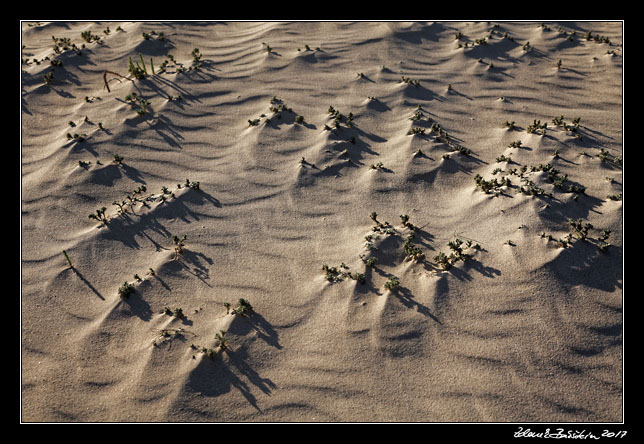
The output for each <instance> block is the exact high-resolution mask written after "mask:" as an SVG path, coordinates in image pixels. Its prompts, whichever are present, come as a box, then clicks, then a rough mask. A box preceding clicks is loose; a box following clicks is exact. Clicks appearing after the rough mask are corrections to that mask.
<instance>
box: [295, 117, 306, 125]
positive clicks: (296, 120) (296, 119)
mask: <svg viewBox="0 0 644 444" xmlns="http://www.w3.org/2000/svg"><path fill="white" fill-rule="evenodd" d="M295 123H304V117H303V116H297V117H295Z"/></svg>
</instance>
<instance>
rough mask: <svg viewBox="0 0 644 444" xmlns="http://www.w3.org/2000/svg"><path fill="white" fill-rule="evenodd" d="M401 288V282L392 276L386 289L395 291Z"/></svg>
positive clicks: (386, 283) (386, 284)
mask: <svg viewBox="0 0 644 444" xmlns="http://www.w3.org/2000/svg"><path fill="white" fill-rule="evenodd" d="M398 287H400V280H399V279H398V278H397V277H396V276H390V277H389V279H388V280H387V282H385V288H386V289H387V290H389V291H394V290H396V289H397V288H398Z"/></svg>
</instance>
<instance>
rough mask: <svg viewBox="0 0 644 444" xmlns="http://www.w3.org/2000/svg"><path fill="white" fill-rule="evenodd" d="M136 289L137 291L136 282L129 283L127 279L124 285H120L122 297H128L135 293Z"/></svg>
mask: <svg viewBox="0 0 644 444" xmlns="http://www.w3.org/2000/svg"><path fill="white" fill-rule="evenodd" d="M134 291H135V288H134V284H132V283H128V282H127V281H125V282H124V283H123V285H121V286H120V287H119V289H118V294H119V296H120V297H122V298H128V297H130V295H131V294H132V293H134Z"/></svg>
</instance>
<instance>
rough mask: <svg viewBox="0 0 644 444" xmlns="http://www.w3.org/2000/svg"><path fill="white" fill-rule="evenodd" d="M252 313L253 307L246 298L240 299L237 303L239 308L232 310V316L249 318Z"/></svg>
mask: <svg viewBox="0 0 644 444" xmlns="http://www.w3.org/2000/svg"><path fill="white" fill-rule="evenodd" d="M252 312H253V306H252V305H251V303H250V302H248V301H247V300H246V299H244V298H240V299H239V300H238V301H237V306H236V307H235V308H233V310H232V314H234V315H241V316H249V315H250V314H251V313H252Z"/></svg>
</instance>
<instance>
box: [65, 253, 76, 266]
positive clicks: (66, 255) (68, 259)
mask: <svg viewBox="0 0 644 444" xmlns="http://www.w3.org/2000/svg"><path fill="white" fill-rule="evenodd" d="M63 254H64V255H65V260H66V261H67V265H68V266H69V268H74V266H73V265H72V260H71V259H70V258H69V255H68V254H67V251H65V250H63Z"/></svg>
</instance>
